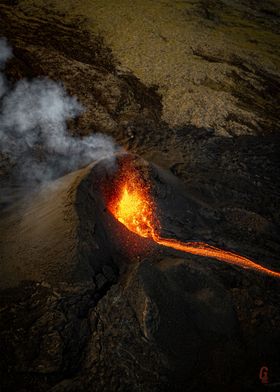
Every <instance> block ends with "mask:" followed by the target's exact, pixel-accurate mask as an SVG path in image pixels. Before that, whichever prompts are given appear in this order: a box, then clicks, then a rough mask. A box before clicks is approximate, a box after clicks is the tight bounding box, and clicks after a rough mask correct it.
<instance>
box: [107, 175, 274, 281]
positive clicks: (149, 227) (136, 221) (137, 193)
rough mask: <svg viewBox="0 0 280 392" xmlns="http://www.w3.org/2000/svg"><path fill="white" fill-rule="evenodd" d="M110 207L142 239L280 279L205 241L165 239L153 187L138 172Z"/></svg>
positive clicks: (120, 183) (123, 180)
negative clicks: (162, 234)
mask: <svg viewBox="0 0 280 392" xmlns="http://www.w3.org/2000/svg"><path fill="white" fill-rule="evenodd" d="M108 208H109V210H110V212H111V213H112V214H113V215H114V217H115V218H116V219H117V220H118V221H119V222H121V223H122V224H123V225H124V226H126V228H127V229H128V230H130V231H132V232H133V233H136V234H138V235H139V236H141V237H145V238H151V239H153V240H154V241H155V242H156V243H157V244H159V245H163V246H166V247H169V248H173V249H176V250H179V251H182V252H187V253H192V254H195V255H199V256H205V257H212V258H215V259H217V260H220V261H223V262H226V263H229V264H233V265H238V266H240V267H242V268H245V269H253V270H255V271H257V272H261V273H265V274H267V275H270V276H273V277H278V278H279V277H280V273H279V272H275V271H272V270H270V269H268V268H265V267H263V266H261V265H259V264H257V263H255V262H253V261H252V260H249V259H247V258H246V257H243V256H241V255H238V254H236V253H233V252H229V251H226V250H222V249H219V248H216V247H214V246H211V245H208V244H205V243H203V242H181V241H178V240H175V239H170V238H163V237H161V236H160V235H159V234H158V228H159V221H158V219H157V218H156V216H155V208H154V203H153V201H152V198H151V196H150V192H149V187H148V186H147V185H146V184H145V183H144V181H143V180H142V178H141V177H140V175H139V174H138V172H137V171H136V170H135V169H132V170H129V174H128V173H127V172H126V175H124V176H121V178H120V179H119V181H118V184H117V191H116V193H115V195H114V197H113V199H112V200H111V201H110V202H109V205H108Z"/></svg>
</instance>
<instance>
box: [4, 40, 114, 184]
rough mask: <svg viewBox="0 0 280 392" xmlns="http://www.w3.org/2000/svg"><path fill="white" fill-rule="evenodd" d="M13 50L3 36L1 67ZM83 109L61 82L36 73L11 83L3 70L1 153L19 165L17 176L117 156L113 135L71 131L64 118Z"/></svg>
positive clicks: (48, 175) (38, 178)
mask: <svg viewBox="0 0 280 392" xmlns="http://www.w3.org/2000/svg"><path fill="white" fill-rule="evenodd" d="M11 55H12V50H11V48H10V47H9V46H8V44H7V41H6V39H5V38H2V39H0V70H2V69H3V68H4V65H5V62H6V61H7V60H8V58H9V57H11ZM82 112H83V107H82V105H81V104H80V103H78V101H77V99H76V98H75V97H70V96H69V95H68V94H67V93H66V91H65V89H64V88H63V86H62V85H61V84H59V83H56V82H54V81H52V80H50V79H48V78H37V79H33V80H31V81H28V80H26V79H22V80H20V81H19V82H17V83H16V84H15V85H14V86H9V85H8V83H7V81H6V79H5V76H4V74H3V73H2V72H0V152H1V154H2V156H3V155H4V156H6V157H8V158H9V159H10V161H11V162H13V164H14V165H15V170H14V174H15V173H16V176H17V178H19V177H20V178H21V179H22V180H24V181H25V182H26V181H27V182H28V181H32V182H33V181H35V182H39V183H41V182H43V181H46V180H50V179H52V178H54V177H57V176H59V175H62V174H64V173H66V172H69V171H71V170H74V169H77V168H79V167H81V166H84V165H86V164H88V163H89V162H91V161H93V160H98V159H100V158H103V157H111V158H112V160H113V156H114V152H115V149H116V146H115V144H114V142H113V140H112V139H111V138H110V137H109V136H105V135H102V134H94V135H92V136H88V137H84V138H75V137H72V136H71V135H70V134H69V133H68V132H67V125H66V120H68V119H70V118H74V117H76V116H77V115H79V114H81V113H82Z"/></svg>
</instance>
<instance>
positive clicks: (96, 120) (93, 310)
mask: <svg viewBox="0 0 280 392" xmlns="http://www.w3.org/2000/svg"><path fill="white" fill-rule="evenodd" d="M202 3H203V7H202V8H201V9H202V10H204V11H203V12H204V13H205V16H203V17H205V19H206V20H207V21H208V22H209V20H210V22H209V23H212V22H213V20H214V21H215V17H214V16H215V15H213V14H212V11H211V7H212V6H213V4H212V2H210V1H209V2H207V1H206V2H202ZM208 3H209V7H207V4H208ZM241 3H242V2H240V4H241ZM251 3H252V4H251ZM255 3H256V2H253V1H252V2H250V6H251V8H252V10H254V12H253V11H252V12H253V14H254V18H255V19H256V20H257V21H258V23H262V22H259V21H265V22H263V28H264V30H265V31H267V30H269V29H270V27H271V26H272V27H271V29H272V30H273V31H274V32H275V31H276V32H279V14H278V11H277V9H276V11H275V8H273V6H272V5H271V7H270V9H271V10H272V11H271V12H269V10H266V11H265V10H262V11H261V10H260V9H259V8H260V7H259V5H256V4H255ZM24 4H25V2H22V4H21V2H20V1H19V2H17V1H13V2H12V1H0V18H1V23H0V36H4V37H6V38H7V39H8V41H9V43H10V44H11V46H12V47H13V54H14V55H13V57H12V58H11V59H10V60H9V61H8V63H7V65H6V71H5V74H6V76H7V78H8V79H9V81H11V82H15V81H17V80H20V79H22V78H27V79H31V78H34V77H44V76H47V77H49V78H50V79H53V80H56V81H60V82H62V83H63V84H64V86H65V88H66V90H67V92H68V93H69V94H70V95H75V96H76V97H77V99H78V101H79V102H81V103H82V104H83V106H84V107H85V108H86V110H85V112H84V113H83V114H81V115H80V116H79V117H78V118H77V119H74V120H69V123H68V129H69V132H70V133H71V134H72V135H73V136H74V137H79V136H86V135H89V134H91V133H95V132H102V133H105V134H108V135H111V136H112V137H113V138H114V139H115V140H116V141H117V143H119V144H120V145H121V146H122V147H124V148H125V149H126V150H127V151H129V152H131V153H133V154H137V155H139V156H140V157H142V158H144V159H146V160H147V161H149V162H150V163H149V166H148V167H149V168H150V173H151V174H150V181H151V183H152V186H153V189H154V194H155V198H156V201H157V203H158V206H159V207H160V209H161V216H160V219H161V221H162V225H163V229H164V230H165V231H166V233H168V235H170V236H171V237H172V236H173V237H176V238H178V239H180V240H183V241H189V240H198V241H205V242H207V243H209V244H212V245H216V246H219V247H221V248H225V249H228V250H232V251H235V252H238V253H240V254H242V255H245V256H247V257H249V258H251V259H253V260H255V261H256V262H258V263H260V264H262V265H264V266H266V267H268V268H271V269H273V270H275V271H276V270H277V271H280V266H279V259H280V257H279V254H280V227H279V222H280V208H279V207H280V147H279V146H280V136H279V83H280V82H279V78H278V76H277V74H276V73H275V72H272V71H271V70H270V69H269V68H266V67H265V65H263V66H260V65H259V64H258V63H257V62H256V63H254V61H253V60H252V62H251V64H249V65H248V63H246V62H245V60H244V61H243V59H242V58H241V59H240V58H237V57H234V56H231V60H230V61H231V64H230V66H231V67H235V68H236V71H235V72H233V70H232V71H231V73H230V76H229V79H227V80H228V81H230V82H229V84H226V85H225V83H226V82H225V80H223V81H222V82H221V84H220V85H217V81H215V83H214V82H213V81H211V80H210V79H208V82H207V83H208V86H207V88H210V90H211V89H212V90H213V100H215V99H216V98H215V97H216V95H215V94H216V91H217V89H221V90H222V91H224V90H225V89H227V90H228V91H230V94H231V96H233V97H235V98H236V99H237V102H238V105H239V107H238V108H237V109H236V108H235V107H232V112H231V113H228V115H227V117H226V122H224V119H222V120H221V123H220V124H217V129H216V128H215V127H210V126H201V127H198V126H197V122H195V121H193V122H192V121H191V118H190V119H189V121H186V123H185V125H184V124H181V122H182V121H179V122H180V124H179V125H178V123H177V122H176V121H174V124H172V121H171V120H170V118H171V117H172V116H171V115H170V116H171V117H170V116H169V115H166V114H165V115H164V114H163V112H164V107H163V106H164V105H163V103H162V102H163V100H164V99H165V98H164V96H162V94H161V92H160V88H159V87H158V86H155V85H150V86H147V85H145V84H144V83H143V81H141V80H140V79H139V78H137V77H136V76H135V75H134V74H133V73H132V72H130V71H128V70H126V69H125V68H123V67H122V66H121V64H120V62H119V60H116V57H115V55H114V54H113V53H112V51H111V50H110V48H109V47H108V46H106V45H107V44H106V42H105V41H104V39H103V38H102V36H101V35H99V34H97V33H96V34H94V33H92V32H89V31H88V30H87V29H86V24H85V21H84V19H83V18H81V19H78V18H76V17H75V18H73V21H72V22H71V23H70V22H69V21H66V18H65V19H64V16H63V14H61V13H57V14H56V13H55V12H53V13H51V12H48V11H47V10H44V9H42V10H41V14H40V16H39V15H38V13H36V12H37V11H36V12H35V11H34V10H33V9H32V7H31V6H30V9H29V8H28V7H27V6H25V5H24ZM213 7H214V6H213ZM244 7H245V6H244ZM246 7H249V5H246ZM268 8H269V7H268ZM255 10H256V11H255ZM273 10H274V11H273ZM201 12H202V11H201ZM244 12H245V11H244ZM203 15H204V14H203ZM251 17H252V16H251ZM258 18H259V19H258ZM267 18H268V19H269V20H270V22H267ZM252 19H253V17H252ZM272 21H273V23H272ZM208 22H207V23H208ZM213 23H214V22H213ZM215 23H216V22H215ZM217 23H218V22H217ZM204 49H205V48H204ZM194 51H195V53H194V55H195V56H196V57H197V56H198V57H203V61H205V62H207V64H208V65H209V64H210V66H211V64H213V63H223V62H225V63H226V64H228V62H229V60H228V57H227V56H228V54H227V53H226V54H220V57H217V56H216V54H215V55H209V54H207V53H206V52H205V50H203V49H201V48H200V51H198V49H194ZM275 51H276V49H275ZM241 76H242V78H241ZM210 82H211V83H210ZM205 83H206V82H205ZM213 84H214V86H213ZM209 85H211V86H210V87H209ZM257 86H258V88H257ZM260 86H262V88H260ZM204 87H205V86H204ZM212 90H211V91H212ZM207 91H208V90H207ZM207 94H210V96H211V92H210V93H209V91H208V92H207ZM207 99H208V98H207ZM240 107H242V108H243V109H244V107H245V108H246V110H247V109H248V110H249V111H251V112H252V113H253V114H252V116H253V115H256V117H254V118H253V117H250V116H249V117H246V118H245V117H244V116H243V115H240V114H238V113H239V111H238V110H239V108H240ZM216 111H217V112H218V111H219V107H218V106H216ZM243 114H244V113H243ZM208 115H209V116H210V117H211V113H208ZM167 117H168V118H169V120H170V121H168V122H167V121H166V118H167ZM201 121H202V120H201ZM218 121H219V118H218V119H217V118H216V117H215V119H213V124H216V123H217V122H218ZM248 121H249V122H248ZM232 124H234V126H233V127H232V128H231V125H232ZM206 125H207V124H206ZM231 129H233V130H232V131H231ZM248 129H249V131H248ZM221 130H222V131H221ZM0 158H1V162H0V181H1V183H0V186H1V188H2V189H5V190H6V189H7V188H9V187H10V188H11V189H12V191H11V202H9V200H7V197H6V196H5V197H4V196H3V197H1V199H0V203H1V217H0V219H1V221H0V222H1V223H0V251H1V253H0V260H1V261H0V262H1V264H0V268H1V270H2V271H1V277H0V288H1V295H0V347H1V356H0V380H1V381H0V382H1V384H0V389H1V391H3V392H4V391H5V392H6V391H7V392H8V391H21V392H27V391H28V392H33V391H34V392H35V391H36V392H37V391H52V392H70V391H71V392H74V391H83V392H85V391H96V392H99V391H100V392H101V391H143V392H148V391H173V390H174V391H205V390H210V391H211V390H215V391H248V392H249V391H251V392H253V391H258V390H265V389H266V388H265V387H263V386H262V385H261V384H260V381H259V378H258V377H259V370H260V368H261V367H262V366H267V367H268V369H269V381H270V382H271V383H276V382H280V332H279V331H280V308H279V303H280V282H279V281H278V280H277V279H273V278H271V277H267V276H264V275H261V274H257V273H256V272H252V271H249V270H244V269H240V268H238V267H231V266H229V265H226V264H223V263H221V262H218V261H215V260H212V259H208V258H203V257H198V256H193V255H190V254H182V253H180V252H175V251H170V250H168V249H162V248H160V249H159V248H156V247H155V246H154V245H151V244H148V245H147V243H145V241H144V240H143V243H142V240H140V239H137V238H134V235H132V234H131V233H129V232H127V231H126V229H125V228H124V227H122V225H121V224H119V223H118V222H115V221H114V220H113V218H112V217H110V216H108V213H107V212H106V211H105V212H104V208H103V207H104V206H102V203H101V202H100V199H99V196H98V187H95V186H94V184H95V180H94V179H95V173H96V172H95V166H94V165H93V166H89V167H86V168H83V169H81V170H80V171H74V172H73V173H60V175H59V178H54V179H53V184H50V185H48V186H46V187H43V189H41V190H38V192H35V193H33V195H32V197H27V198H26V195H24V197H23V196H22V195H21V194H20V195H18V191H17V186H18V183H17V179H16V177H15V175H14V173H15V167H16V166H17V165H18V166H20V164H21V162H20V160H18V161H17V162H13V161H12V160H10V159H9V157H7V156H4V155H3V154H2V155H0ZM175 177H176V178H175ZM52 185H54V186H52ZM3 195H4V192H3ZM14 200H16V202H15V203H12V201H14ZM190 206H192V207H190ZM189 211H190V214H188V212H189ZM198 217H199V219H198ZM197 222H199V223H197ZM109 223H110V225H109ZM109 226H110V227H111V229H110V230H109ZM138 241H139V243H138ZM139 244H140V245H139ZM142 245H143V246H144V247H145V249H146V247H147V246H148V248H149V247H150V248H151V249H150V251H149V252H144V254H143V253H142V252H138V249H139V248H141V247H142ZM275 388H277V387H275Z"/></svg>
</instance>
